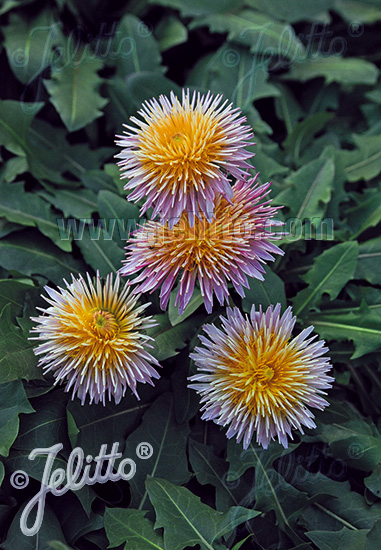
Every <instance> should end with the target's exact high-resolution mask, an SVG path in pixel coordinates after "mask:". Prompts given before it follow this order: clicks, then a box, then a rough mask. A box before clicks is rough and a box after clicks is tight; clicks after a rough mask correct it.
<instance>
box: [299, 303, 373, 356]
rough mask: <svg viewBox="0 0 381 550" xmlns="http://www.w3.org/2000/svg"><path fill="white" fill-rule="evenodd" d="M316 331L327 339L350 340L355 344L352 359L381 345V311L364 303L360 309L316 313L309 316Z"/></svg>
mask: <svg viewBox="0 0 381 550" xmlns="http://www.w3.org/2000/svg"><path fill="white" fill-rule="evenodd" d="M309 321H311V323H312V324H313V325H314V327H315V330H316V332H318V334H320V336H322V337H323V338H327V340H338V341H340V342H341V341H343V340H348V341H352V342H353V343H354V344H355V352H354V353H353V355H352V357H351V358H352V359H358V358H359V357H362V356H363V355H365V354H366V353H371V352H372V351H375V350H378V349H380V347H381V340H380V331H381V318H380V315H379V312H377V311H376V310H372V309H370V308H368V307H367V306H366V304H364V305H363V307H362V308H361V309H360V310H357V311H356V310H355V311H353V312H348V311H345V312H344V313H340V310H338V311H337V312H336V313H324V312H321V313H316V314H314V315H311V316H310V317H309Z"/></svg>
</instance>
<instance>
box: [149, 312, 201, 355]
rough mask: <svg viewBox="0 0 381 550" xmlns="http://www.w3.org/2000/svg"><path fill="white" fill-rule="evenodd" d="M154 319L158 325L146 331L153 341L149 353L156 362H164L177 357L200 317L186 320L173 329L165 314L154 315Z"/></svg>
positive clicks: (190, 336) (194, 329)
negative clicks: (152, 347)
mask: <svg viewBox="0 0 381 550" xmlns="http://www.w3.org/2000/svg"><path fill="white" fill-rule="evenodd" d="M155 319H156V321H157V322H158V323H159V324H158V326H156V327H153V328H150V329H148V330H147V334H148V335H149V336H151V337H152V338H154V340H155V341H154V342H152V345H153V346H154V349H153V351H152V352H151V353H152V355H154V357H156V359H157V360H158V361H164V359H168V358H169V357H174V356H175V355H177V354H178V353H179V351H180V350H182V349H183V348H184V347H185V346H186V343H187V341H189V340H190V339H191V338H192V336H193V334H194V332H195V331H196V328H197V327H198V323H199V322H201V319H202V317H201V316H197V317H196V318H192V319H187V320H186V321H184V322H183V323H180V324H178V325H176V326H174V327H173V326H172V325H171V323H170V321H169V318H168V316H167V314H164V313H161V314H158V315H155Z"/></svg>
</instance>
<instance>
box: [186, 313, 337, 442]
mask: <svg viewBox="0 0 381 550" xmlns="http://www.w3.org/2000/svg"><path fill="white" fill-rule="evenodd" d="M221 320H222V327H221V329H219V328H217V327H216V326H214V325H206V326H205V327H204V330H205V332H206V334H207V336H208V338H206V337H205V336H200V340H201V342H202V344H203V345H204V346H205V347H196V348H195V353H193V354H191V358H192V359H194V361H195V362H196V365H197V366H198V370H199V371H200V372H201V373H202V374H196V375H194V376H192V377H190V378H189V380H190V381H191V382H192V383H191V384H190V385H189V387H190V388H193V389H194V390H196V391H197V392H198V393H199V394H200V395H201V396H202V397H201V403H203V406H202V408H201V410H202V411H204V413H203V415H202V418H203V419H204V420H213V421H214V422H215V423H216V424H218V425H220V426H227V425H229V429H228V431H227V434H226V435H227V437H228V438H231V437H233V436H236V437H237V441H238V442H239V441H241V439H242V438H243V447H244V449H247V447H248V446H249V444H250V441H251V439H252V437H253V435H254V433H255V434H256V441H257V443H258V444H259V445H262V446H263V447H264V448H265V449H266V448H267V446H268V444H269V442H270V440H272V439H274V437H277V438H278V440H279V442H280V443H281V444H282V445H283V446H284V447H285V448H287V445H288V441H287V435H289V436H290V437H291V439H292V433H291V430H292V429H293V428H295V429H298V430H300V432H301V433H303V430H302V426H306V427H308V428H315V427H316V426H315V423H314V421H313V420H312V419H313V418H314V415H313V414H312V413H311V411H310V410H309V409H308V408H307V407H314V408H317V409H320V410H323V409H324V407H326V406H328V405H329V403H328V402H327V401H326V400H325V399H324V398H323V397H322V395H325V394H326V392H325V391H323V390H325V389H327V388H330V387H331V385H332V384H331V383H332V382H333V380H334V379H333V378H332V377H331V376H328V375H327V372H328V371H329V370H330V369H331V365H330V362H329V361H330V360H329V358H328V357H324V356H323V355H324V354H325V353H326V352H327V351H328V348H326V347H324V341H315V342H314V340H315V338H316V335H315V336H312V337H311V338H309V335H310V334H311V332H312V331H313V328H314V327H312V326H311V327H309V328H307V329H305V330H303V331H302V332H301V333H300V334H299V335H298V336H296V337H295V338H292V337H291V333H292V330H293V328H294V325H295V320H296V318H295V317H293V316H292V310H291V308H290V307H289V308H288V309H287V310H286V311H285V312H284V314H283V315H282V317H280V304H277V305H276V306H275V308H274V306H270V307H269V308H268V309H267V311H266V312H262V308H261V307H260V308H259V311H256V310H255V307H254V306H253V307H252V310H251V313H250V318H249V317H248V316H247V315H245V316H243V315H242V313H241V312H240V311H239V309H238V308H234V309H230V308H228V309H227V318H224V317H222V316H221Z"/></svg>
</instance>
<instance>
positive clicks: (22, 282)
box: [0, 279, 34, 321]
mask: <svg viewBox="0 0 381 550" xmlns="http://www.w3.org/2000/svg"><path fill="white" fill-rule="evenodd" d="M32 288H34V285H33V282H32V281H31V280H30V279H0V311H1V310H2V309H3V307H4V306H5V305H7V304H10V314H11V319H12V321H13V320H14V318H15V317H16V315H17V314H19V313H21V310H22V308H23V303H24V296H25V294H26V293H27V292H28V290H31V289H32Z"/></svg>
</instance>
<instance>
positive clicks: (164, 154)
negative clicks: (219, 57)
mask: <svg viewBox="0 0 381 550" xmlns="http://www.w3.org/2000/svg"><path fill="white" fill-rule="evenodd" d="M138 137H139V150H138V151H137V152H136V156H137V157H138V159H139V160H140V162H141V163H142V165H143V167H144V168H145V170H146V172H147V177H149V178H151V179H152V180H157V181H158V185H159V186H160V187H161V188H163V186H165V187H167V188H168V189H171V190H172V192H174V190H175V189H176V188H183V189H184V192H186V191H189V189H190V188H196V190H198V188H199V186H200V185H201V186H204V183H203V182H202V180H205V182H206V181H207V180H208V179H209V178H210V177H218V175H219V169H218V168H217V166H216V163H217V164H218V163H219V162H223V161H224V159H225V156H224V154H223V149H224V147H226V143H225V141H224V131H223V130H222V129H221V128H219V125H218V121H216V120H215V117H214V116H213V113H211V114H209V113H203V112H201V111H200V110H197V109H196V110H193V109H191V108H187V109H185V108H184V107H180V108H178V109H175V108H174V109H173V111H172V113H171V114H170V115H162V116H156V117H155V118H153V120H152V122H150V124H148V125H147V126H145V127H143V128H142V129H140V130H139V132H138ZM201 174H202V176H201Z"/></svg>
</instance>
